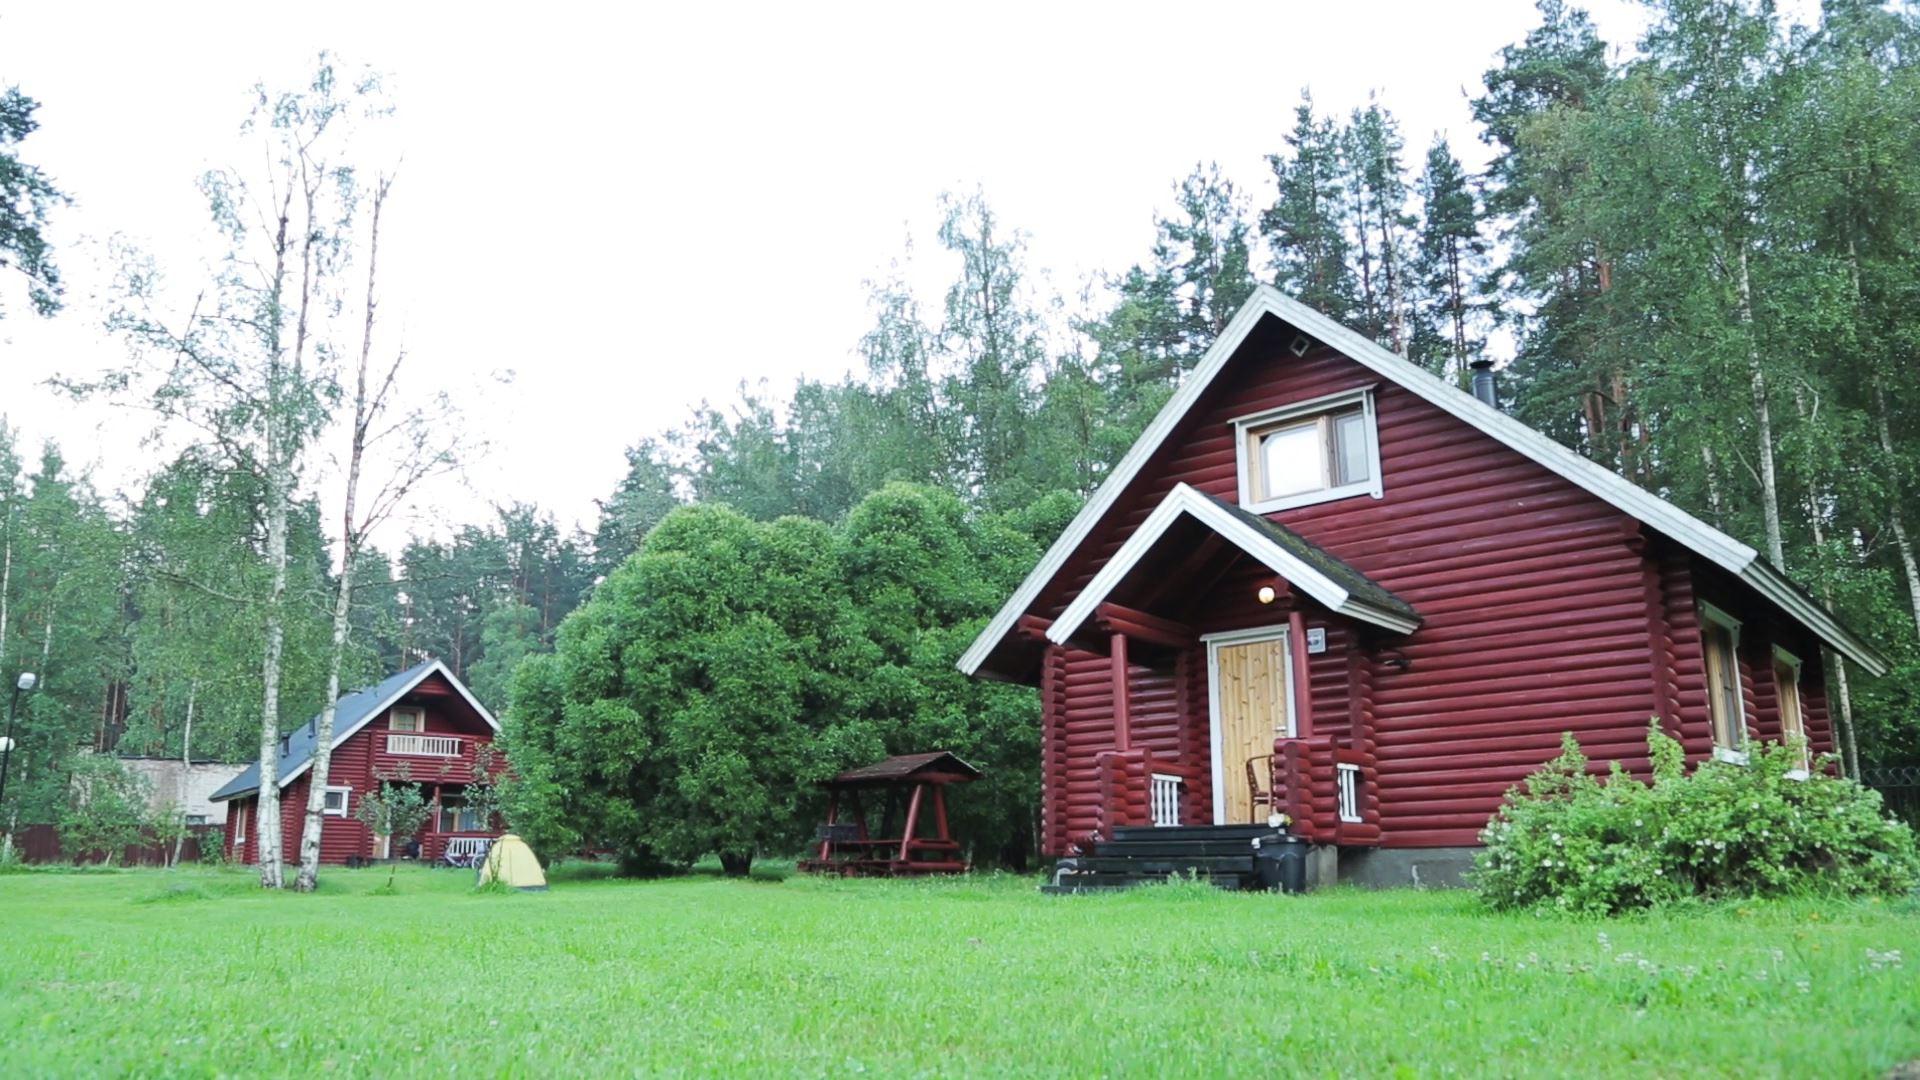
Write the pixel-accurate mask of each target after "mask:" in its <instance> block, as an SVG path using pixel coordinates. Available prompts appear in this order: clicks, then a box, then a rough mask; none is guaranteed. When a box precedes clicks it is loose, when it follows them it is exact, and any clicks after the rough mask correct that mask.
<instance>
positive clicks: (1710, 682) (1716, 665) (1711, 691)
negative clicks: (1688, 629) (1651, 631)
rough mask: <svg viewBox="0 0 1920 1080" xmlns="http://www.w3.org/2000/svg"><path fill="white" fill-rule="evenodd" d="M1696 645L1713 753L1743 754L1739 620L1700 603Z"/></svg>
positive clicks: (1732, 757)
mask: <svg viewBox="0 0 1920 1080" xmlns="http://www.w3.org/2000/svg"><path fill="white" fill-rule="evenodd" d="M1700 646H1701V649H1702V651H1704V652H1705V653H1706V660H1707V708H1708V711H1709V712H1710V713H1711V714H1712V717H1713V752H1714V756H1715V757H1718V758H1721V759H1722V760H1728V761H1737V762H1742V763H1744V762H1745V761H1746V757H1747V710H1746V699H1745V698H1744V697H1743V696H1742V694H1741V691H1740V623H1739V621H1738V620H1736V619H1734V618H1733V617H1732V616H1730V615H1728V614H1727V613H1726V612H1724V611H1721V610H1720V609H1719V608H1716V607H1713V606H1711V605H1708V604H1702V605H1701V606H1700Z"/></svg>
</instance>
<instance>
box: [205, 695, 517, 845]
mask: <svg viewBox="0 0 1920 1080" xmlns="http://www.w3.org/2000/svg"><path fill="white" fill-rule="evenodd" d="M333 723H334V737H333V753H332V756H331V758H330V759H329V763H328V776H327V792H326V809H325V819H324V821H323V823H322V825H321V831H320V861H321V862H326V863H344V862H347V861H348V860H349V859H374V858H386V857H388V856H393V857H402V856H411V855H417V856H418V857H419V858H421V859H423V860H437V859H439V858H441V857H442V856H443V855H446V854H448V853H449V851H451V852H453V853H454V854H456V855H459V854H477V853H480V852H483V851H484V850H485V848H486V846H487V845H488V844H489V843H491V842H492V840H493V838H494V837H497V836H499V835H500V831H499V830H498V829H495V828H493V825H494V824H495V823H494V822H489V821H478V820H475V819H474V816H473V814H472V812H470V811H468V810H466V809H465V807H464V806H463V804H462V799H461V794H462V792H463V791H464V790H465V788H466V785H467V784H468V783H469V782H471V781H472V780H473V778H474V775H475V769H476V767H478V763H479V762H483V761H486V760H488V759H491V761H492V765H491V768H492V770H493V772H494V773H496V774H497V773H498V772H500V771H502V770H504V769H505V768H506V760H505V758H504V757H498V756H494V755H492V754H491V753H490V752H489V751H488V750H487V749H485V748H490V747H491V746H492V745H493V740H494V738H495V736H497V735H498V734H499V733H500V724H499V722H498V721H497V720H495V719H494V718H493V714H492V713H490V712H488V711H487V709H486V707H485V706H483V705H481V704H480V702H479V701H478V700H477V699H475V698H474V696H473V694H472V692H471V691H469V690H468V689H467V688H466V686H465V685H464V684H463V683H461V681H460V680H459V679H458V678H456V677H454V674H453V672H451V671H449V670H448V669H447V666H446V665H445V664H443V663H441V662H440V661H438V660H427V661H424V662H422V663H419V664H416V665H414V666H413V667H410V668H408V669H407V670H405V671H402V672H400V673H399V674H397V675H394V676H391V677H389V678H388V679H386V680H385V681H383V682H380V683H378V684H376V685H374V686H370V687H367V688H365V689H363V690H356V691H354V692H353V693H351V694H348V695H346V696H345V697H343V698H341V699H340V701H339V702H338V703H337V705H336V706H335V713H334V721H333ZM318 726H319V723H318V718H315V719H314V720H309V721H307V723H305V724H303V725H301V726H300V727H299V728H296V729H295V730H293V731H291V732H289V733H288V734H286V735H285V736H283V737H282V738H281V740H280V758H279V764H278V767H277V772H278V774H279V782H278V785H277V786H278V788H279V798H280V831H281V850H282V852H283V853H284V857H285V858H286V859H288V860H289V861H291V860H293V859H296V858H298V855H299V844H300V829H301V824H302V821H303V819H304V818H305V815H306V807H307V792H308V790H309V784H310V783H311V779H310V778H311V776H312V773H311V771H310V770H311V768H312V766H313V751H314V747H315V744H316V742H317V739H316V735H317V728H318ZM403 776H404V778H405V779H407V780H411V781H413V782H414V783H418V784H420V785H421V786H422V787H423V788H424V789H425V794H426V795H427V797H428V800H429V803H430V808H431V813H430V814H429V816H428V818H427V823H426V826H425V827H424V828H423V829H422V830H421V832H420V834H419V835H418V836H417V837H406V838H386V837H376V836H374V835H373V834H372V832H371V831H370V830H369V829H368V828H367V826H366V825H365V824H363V823H362V822H361V821H360V819H359V818H358V817H357V816H356V812H357V811H358V809H359V806H360V800H361V798H362V797H363V796H364V795H365V794H366V793H367V792H370V791H373V790H375V789H376V788H377V786H378V785H379V784H380V782H381V781H383V780H397V779H400V778H402V777H403ZM212 798H213V801H215V802H221V801H227V802H229V803H230V805H229V807H228V810H227V829H226V850H227V852H228V856H229V857H230V858H231V859H233V860H234V861H235V862H241V863H254V862H257V861H258V859H259V855H260V837H259V830H258V828H257V825H258V822H259V800H260V766H259V765H258V764H254V765H249V766H247V768H246V769H245V771H243V772H241V773H240V775H238V776H236V777H234V778H233V779H232V780H230V781H228V782H227V784H226V785H225V786H224V787H222V788H221V789H220V790H219V791H216V792H214V794H213V796H212ZM416 844H417V845H418V847H417V850H416V848H415V845H416Z"/></svg>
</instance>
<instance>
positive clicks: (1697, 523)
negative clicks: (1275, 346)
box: [958, 285, 1887, 675]
mask: <svg viewBox="0 0 1920 1080" xmlns="http://www.w3.org/2000/svg"><path fill="white" fill-rule="evenodd" d="M1266 315H1272V316H1273V317H1275V318H1277V319H1279V320H1281V321H1282V322H1285V323H1288V324H1290V325H1292V326H1294V327H1296V328H1297V329H1299V330H1300V331H1301V332H1303V333H1305V334H1307V335H1308V336H1310V337H1314V338H1317V339H1319V340H1320V341H1323V342H1325V343H1326V344H1328V345H1330V346H1332V347H1333V348H1334V349H1335V350H1337V351H1339V352H1340V353H1342V354H1344V355H1345V356H1347V357H1348V358H1350V359H1352V360H1353V361H1355V362H1356V363H1359V364H1360V365H1362V366H1364V367H1367V368H1369V369H1371V370H1373V371H1374V372H1376V373H1378V374H1379V375H1381V376H1382V377H1384V378H1386V379H1389V380H1391V381H1392V382H1394V383H1395V384H1397V385H1398V386H1400V387H1402V388H1404V389H1406V390H1407V391H1409V392H1411V393H1412V394H1413V395H1414V396H1416V397H1419V398H1422V399H1424V400H1425V401H1427V402H1428V403H1429V404H1432V405H1434V406H1435V407H1437V408H1439V409H1440V410H1441V411H1443V412H1446V413H1448V414H1450V415H1452V416H1454V417H1455V418H1456V419H1459V420H1462V421H1464V422H1466V423H1467V424H1470V425H1472V426H1473V427H1474V428H1476V429H1478V430H1479V431H1481V432H1483V433H1485V434H1486V435H1488V436H1491V437H1492V438H1494V439H1497V440H1499V441H1500V442H1501V443H1504V444H1505V445H1506V446H1508V447H1509V448H1511V449H1513V450H1514V451H1516V452H1518V453H1520V454H1521V455H1523V456H1525V457H1527V458H1528V459H1530V460H1532V461H1533V462H1535V463H1536V464H1538V465H1540V466H1542V467H1543V468H1545V469H1547V470H1548V471H1550V472H1553V473H1555V474H1557V475H1559V476H1560V477H1562V478H1563V479H1565V480H1567V481H1569V482H1571V483H1573V484H1574V485H1576V486H1578V487H1580V488H1582V489H1583V490H1585V491H1587V492H1588V493H1589V494H1592V495H1594V496H1595V497H1597V498H1599V499H1601V500H1602V501H1604V502H1606V503H1608V504H1610V505H1612V506H1613V507H1614V508H1616V509H1618V510H1620V511H1621V512H1623V513H1625V514H1627V515H1629V516H1631V517H1633V518H1635V519H1637V520H1639V521H1642V522H1645V523H1646V524H1647V525H1650V526H1652V527H1653V528H1654V529H1655V530H1657V531H1659V532H1660V533H1662V534H1664V535H1666V536H1669V537H1671V538H1673V539H1674V540H1675V541H1678V542H1679V543H1680V544H1681V545H1683V546H1685V547H1686V548H1688V549H1689V550H1691V551H1693V552H1694V553H1695V554H1697V555H1699V556H1700V557H1701V558H1704V559H1706V560H1707V561H1708V562H1711V563H1713V564H1714V565H1716V566H1719V567H1721V568H1722V569H1724V570H1726V571H1727V572H1728V573H1731V574H1733V575H1735V576H1737V577H1739V578H1740V579H1741V580H1743V581H1745V582H1747V583H1748V584H1749V585H1751V586H1752V587H1753V588H1754V589H1755V590H1757V591H1758V592H1759V593H1760V594H1761V595H1762V596H1764V597H1765V598H1766V599H1768V600H1770V601H1772V602H1773V603H1774V604H1776V605H1778V606H1779V607H1780V609H1781V610H1783V611H1785V612H1786V613H1787V614H1789V615H1791V616H1793V617H1794V618H1795V619H1797V620H1798V621H1799V622H1800V623H1801V624H1802V625H1804V626H1805V627H1807V629H1809V630H1811V631H1813V633H1814V634H1815V635H1817V636H1818V637H1820V638H1821V640H1823V641H1825V642H1826V643H1827V644H1828V645H1830V646H1832V647H1833V649H1834V650H1835V651H1837V652H1839V653H1841V654H1842V655H1844V656H1846V657H1847V658H1848V659H1850V660H1852V661H1853V662H1854V663H1856V664H1859V665H1860V666H1861V667H1862V668H1864V669H1865V670H1866V671H1867V672H1869V673H1870V674H1874V675H1880V674H1884V673H1885V672H1886V670H1887V663H1886V660H1885V658H1884V657H1882V656H1881V655H1880V654H1879V652H1878V651H1876V650H1875V649H1874V648H1873V647H1872V646H1870V645H1868V644H1867V643H1866V642H1864V641H1862V640H1861V639H1860V638H1859V637H1858V636H1856V635H1854V634H1853V633H1852V632H1851V631H1849V630H1847V629H1846V628H1845V627H1843V626H1841V625H1840V624H1839V623H1838V622H1837V621H1836V620H1835V619H1834V618H1833V616H1832V615H1831V614H1830V613H1829V612H1828V611H1827V610H1826V609H1825V608H1823V607H1821V606H1820V605H1819V604H1818V603H1817V602H1815V601H1814V600H1813V599H1812V598H1811V597H1809V596H1807V595H1806V594H1805V593H1803V592H1801V591H1800V590H1799V589H1797V588H1796V587H1795V586H1794V585H1793V584H1792V583H1791V582H1790V581H1789V580H1788V579H1787V577H1786V576H1785V575H1784V574H1782V573H1781V572H1780V571H1779V570H1777V569H1775V568H1774V567H1773V566H1772V565H1771V564H1770V563H1768V562H1766V561H1765V560H1764V559H1761V558H1760V553H1759V552H1758V551H1756V550H1754V549H1753V548H1751V547H1749V546H1747V545H1746V544H1743V543H1741V542H1740V541H1738V540H1736V539H1734V538H1733V537H1731V536H1728V535H1727V534H1726V533H1723V532H1721V531H1720V530H1718V529H1716V528H1714V527H1713V526H1711V525H1708V524H1707V523H1706V522H1704V521H1701V520H1700V519H1699V518H1696V517H1694V516H1693V515H1692V514H1689V513H1687V512H1686V511H1684V510H1682V509H1680V508H1679V507H1677V506H1675V505H1673V504H1672V503H1670V502H1667V501H1666V500H1665V499H1662V498H1660V497H1659V496H1657V495H1653V494H1651V493H1649V492H1647V491H1644V490H1642V489H1641V488H1640V487H1639V486H1637V485H1635V484H1634V483H1632V482H1631V481H1629V480H1627V479H1625V478H1624V477H1621V476H1619V475H1617V474H1615V473H1613V472H1611V471H1609V470H1607V469H1606V468H1603V467H1602V466H1600V465H1598V464H1595V463H1594V462H1592V461H1589V460H1587V459H1586V458H1584V457H1582V456H1581V455H1579V454H1577V453H1575V452H1574V451H1572V450H1569V449H1567V448H1566V447H1564V446H1562V445H1560V444H1559V443H1557V442H1555V441H1553V440H1552V439H1550V438H1548V437H1547V436H1545V435H1542V434H1541V433H1540V432H1538V431H1535V430H1534V429H1533V428H1531V427H1528V426H1527V425H1525V424H1523V423H1521V422H1520V421H1518V420H1515V419H1514V418H1513V417H1511V416H1508V415H1507V414H1506V413H1503V412H1501V411H1500V410H1498V409H1496V408H1493V407H1491V406H1489V405H1487V404H1485V403H1484V402H1481V401H1480V400H1479V399H1478V398H1475V397H1474V396H1473V395H1471V394H1468V393H1464V392H1462V391H1461V390H1459V389H1458V388H1456V387H1454V386H1452V385H1450V384H1448V383H1446V382H1443V381H1441V380H1440V379H1437V378H1435V377H1434V376H1433V375H1431V374H1429V373H1428V372H1426V371H1423V370H1421V369H1420V368H1418V367H1415V366H1414V365H1412V364H1410V363H1408V362H1407V361H1405V360H1402V359H1400V357H1398V356H1395V355H1394V354H1393V353H1391V352H1389V351H1387V350H1386V349H1384V348H1382V347H1381V346H1380V345H1379V344H1378V343H1376V342H1375V341H1373V340H1372V339H1371V338H1368V337H1366V336H1365V335H1362V334H1359V333H1356V332H1355V331H1353V330H1351V329H1349V328H1347V327H1345V326H1342V325H1340V324H1339V323H1338V322H1335V321H1334V320H1332V319H1330V318H1328V317H1326V316H1325V315H1322V314H1321V313H1319V312H1317V311H1315V310H1313V309H1312V308H1310V307H1308V306H1306V305H1305V304H1302V303H1300V302H1299V301H1298V300H1295V299H1293V298H1291V297H1289V296H1286V295H1284V294H1282V293H1281V292H1280V291H1279V290H1277V289H1275V288H1274V287H1273V286H1271V285H1261V286H1258V287H1256V288H1255V289H1254V291H1253V295H1252V296H1250V297H1248V298H1247V302H1246V303H1245V304H1242V305H1241V307H1240V310H1239V311H1238V312H1236V313H1234V316H1233V319H1232V321H1231V322H1229V323H1227V326H1226V329H1225V330H1223V331H1222V332H1221V334H1220V337H1219V338H1218V339H1217V340H1215V341H1214V343H1213V346H1212V347H1211V348H1209V349H1208V350H1207V352H1206V355H1204V356H1202V357H1201V358H1200V363H1199V365H1198V366H1196V367H1195V368H1194V370H1193V373H1192V374H1191V375H1189V376H1188V377H1187V379H1186V381H1185V382H1183V383H1182V384H1181V385H1180V388H1179V390H1178V391H1176V392H1175V393H1174V395H1173V397H1172V398H1170V399H1168V401H1167V403H1166V405H1165V406H1163V407H1162V408H1161V409H1160V412H1159V413H1158V414H1157V415H1156V416H1154V418H1153V422H1152V423H1150V424H1148V425H1147V428H1146V430H1145V431H1143V432H1142V433H1141V435H1140V438H1139V439H1138V440H1137V441H1135V442H1134V444H1133V446H1132V447H1131V448H1129V449H1128V450H1127V453H1126V456H1125V457H1122V458H1121V459H1120V463H1119V464H1118V465H1115V466H1114V469H1113V471H1112V472H1111V473H1109V474H1108V476H1107V478H1106V480H1105V481H1104V482H1103V483H1101V485H1100V487H1099V488H1098V489H1096V490H1095V491H1094V493H1093V497H1092V498H1090V499H1088V500H1087V504H1086V505H1085V506H1083V507H1081V508H1080V513H1079V514H1077V515H1075V516H1074V519H1073V521H1072V522H1070V523H1069V524H1068V525H1067V528H1066V529H1065V531H1063V532H1062V533H1061V534H1060V536H1059V538H1057V539H1056V540H1054V542H1053V546H1052V547H1049V548H1048V549H1047V552H1046V554H1045V555H1043V556H1041V559H1040V562H1039V564H1038V565H1036V566H1035V567H1034V568H1033V571H1032V572H1031V573H1029V574H1028V575H1027V577H1026V579H1025V580H1024V581H1022V582H1021V583H1020V587H1019V588H1018V589H1015V590H1014V593H1013V595H1012V596H1011V597H1008V598H1007V602H1006V603H1005V604H1003V605H1001V608H1000V610H999V612H998V613H996V614H995V615H994V617H993V619H992V620H990V621H989V622H988V623H987V626H986V629H984V630H982V631H981V633H980V636H979V637H978V638H976V639H974V642H973V644H972V646H970V647H969V648H968V649H967V651H966V652H965V653H963V654H961V657H960V660H959V663H958V667H959V668H960V670H961V671H963V672H965V673H967V674H969V675H972V674H975V673H976V672H978V671H979V669H980V665H981V664H983V663H985V662H986V659H987V656H988V654H989V653H991V652H992V651H993V650H994V648H995V647H996V646H997V645H998V644H999V643H1000V641H1001V640H1002V639H1004V638H1005V637H1006V636H1007V634H1008V633H1009V632H1011V631H1012V630H1013V628H1014V624H1015V623H1016V622H1017V621H1018V620H1019V618H1020V616H1021V614H1022V613H1023V612H1025V611H1026V610H1027V608H1028V607H1030V606H1031V605H1032V604H1033V602H1034V601H1035V600H1036V599H1037V598H1038V597H1039V595H1040V591H1041V590H1042V589H1044V588H1045V587H1046V585H1047V583H1048V582H1049V581H1051V580H1053V577H1054V575H1055V574H1057V573H1059V572H1060V568H1061V567H1062V566H1063V565H1065V564H1066V561H1067V559H1068V558H1069V557H1070V556H1071V555H1072V554H1073V552H1074V551H1075V550H1076V549H1078V548H1079V547H1080V545H1081V544H1082V543H1083V542H1085V541H1086V539H1087V537H1088V535H1089V534H1091V533H1092V532H1093V530H1094V528H1095V527H1096V526H1097V525H1098V524H1099V523H1100V520H1101V519H1102V518H1104V517H1105V516H1106V514H1107V511H1108V510H1111V509H1112V508H1113V504H1114V503H1115V502H1117V501H1118V500H1119V498H1120V494H1121V493H1122V492H1123V491H1125V490H1126V487H1127V485H1128V484H1129V483H1131V482H1132V481H1133V479H1134V477H1135V476H1137V475H1138V474H1139V472H1140V470H1141V468H1142V467H1144V466H1145V465H1146V463H1147V459H1148V458H1150V457H1152V456H1153V453H1154V451H1156V450H1158V449H1159V448H1160V444H1161V443H1162V442H1164V441H1165V440H1166V438H1167V436H1169V435H1171V434H1172V433H1173V429H1174V428H1175V427H1177V426H1178V425H1179V423H1180V422H1181V421H1182V420H1184V419H1185V418H1186V415H1187V412H1188V411H1189V410H1190V409H1191V408H1192V407H1193V405H1194V403H1195V402H1196V401H1198V400H1199V399H1200V395H1201V394H1203V393H1205V392H1206V389H1207V387H1208V386H1209V385H1211V384H1212V382H1213V380H1214V378H1215V377H1216V376H1218V375H1219V374H1220V371H1221V369H1223V368H1224V367H1226V364H1227V361H1228V360H1230V359H1231V358H1232V357H1233V355H1234V353H1236V352H1237V351H1239V348H1240V346H1241V345H1242V344H1243V343H1244V342H1245V341H1246V339H1247V337H1248V336H1249V335H1250V334H1252V333H1253V330H1254V328H1255V327H1256V326H1258V325H1259V322H1260V319H1261V318H1262V317H1263V316H1266ZM1049 636H1051V635H1049Z"/></svg>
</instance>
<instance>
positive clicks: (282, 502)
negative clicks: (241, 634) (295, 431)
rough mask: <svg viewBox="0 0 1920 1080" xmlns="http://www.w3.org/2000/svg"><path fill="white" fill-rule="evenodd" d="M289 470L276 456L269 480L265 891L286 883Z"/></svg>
mask: <svg viewBox="0 0 1920 1080" xmlns="http://www.w3.org/2000/svg"><path fill="white" fill-rule="evenodd" d="M270 452H271V451H270ZM289 472H290V470H289V469H288V467H287V465H286V464H285V463H284V462H282V461H280V460H279V459H278V457H277V454H276V456H275V459H274V461H273V464H272V466H271V469H270V471H269V479H268V482H267V487H268V492H267V563H268V565H269V566H271V567H272V569H273V583H272V585H271V587H270V588H269V589H268V592H267V607H266V638H267V640H266V648H264V649H263V650H262V651H261V657H260V682H261V698H260V798H259V800H258V806H259V812H258V813H256V814H255V815H254V818H253V827H254V833H255V835H256V836H257V837H258V838H259V843H260V885H261V887H262V888H267V889H278V888H281V887H282V886H283V885H285V884H286V882H285V879H284V878H283V876H282V873H281V868H280V658H281V654H282V652H283V651H284V650H285V649H286V642H287V628H286V610H285V605H286V596H287V502H288V492H287V488H288V487H290V486H291V479H290V477H289V476H288V475H287V474H288V473H289Z"/></svg>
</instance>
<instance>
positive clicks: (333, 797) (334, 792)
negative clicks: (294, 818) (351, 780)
mask: <svg viewBox="0 0 1920 1080" xmlns="http://www.w3.org/2000/svg"><path fill="white" fill-rule="evenodd" d="M352 793H353V789H352V788H350V787H333V786H332V785H328V787H327V790H326V794H324V795H322V796H321V803H320V806H321V811H322V812H323V813H325V814H326V815H327V816H328V817H346V816H347V799H348V796H350V795H351V794H352Z"/></svg>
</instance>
